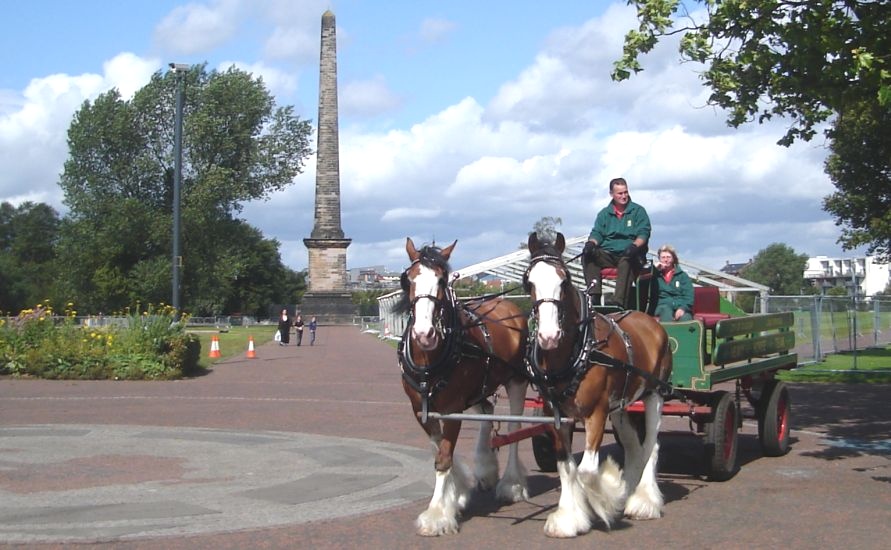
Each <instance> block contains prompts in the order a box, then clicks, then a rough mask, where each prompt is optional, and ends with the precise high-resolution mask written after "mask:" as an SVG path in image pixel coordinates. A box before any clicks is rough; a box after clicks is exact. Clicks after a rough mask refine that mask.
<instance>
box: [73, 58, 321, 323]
mask: <svg viewBox="0 0 891 550" xmlns="http://www.w3.org/2000/svg"><path fill="white" fill-rule="evenodd" d="M176 78H177V76H176V75H174V74H173V73H170V72H166V73H163V74H162V73H161V72H158V73H155V74H154V75H153V76H152V78H151V80H150V82H149V83H148V84H147V85H146V86H145V87H144V88H142V89H140V90H139V91H137V92H136V94H135V95H134V96H133V98H132V99H131V100H124V99H123V98H121V96H120V94H119V92H118V91H117V90H111V91H109V92H106V93H105V94H102V95H101V96H99V97H98V98H96V100H95V101H93V102H89V101H87V102H85V103H84V105H83V106H82V107H81V109H80V110H79V111H78V112H77V113H76V114H75V116H74V120H73V121H72V124H71V126H70V128H69V130H68V145H69V157H68V159H67V161H66V162H65V167H64V171H63V174H62V178H61V181H60V185H61V186H62V189H63V191H64V193H65V204H66V205H67V206H68V207H69V209H70V211H69V215H68V217H67V219H66V220H65V223H64V224H63V228H62V236H61V240H60V247H59V251H60V261H61V262H62V264H63V265H64V266H65V270H66V273H67V275H68V277H67V279H68V281H67V284H68V289H67V290H68V291H69V292H71V296H72V298H74V299H76V300H77V301H78V303H79V304H84V305H85V306H86V307H87V308H88V309H89V310H91V311H99V310H105V311H113V310H116V309H120V308H122V307H125V306H127V305H129V304H132V303H133V302H134V301H135V300H137V299H139V300H142V301H151V302H155V303H160V302H165V301H167V300H169V297H170V287H171V281H170V261H171V254H172V252H171V250H172V216H171V212H172V205H173V193H172V184H173V176H174V174H173V166H174V151H173V133H174V112H173V111H174V103H175V102H174V97H175V90H176ZM181 78H184V79H185V80H184V83H183V84H184V86H183V89H184V94H185V97H184V113H183V149H182V153H183V164H182V166H183V171H182V199H181V213H182V215H181V219H182V255H183V259H184V260H183V261H184V263H183V268H182V277H183V284H182V287H181V289H182V292H183V300H182V303H183V304H184V309H186V310H187V311H190V312H192V313H194V314H196V315H213V314H219V313H222V312H223V310H225V308H228V307H240V308H243V309H242V311H243V312H247V311H248V310H249V309H248V308H250V309H253V308H255V307H257V304H256V300H258V299H266V298H268V297H269V295H270V293H273V292H274V291H273V290H272V289H273V288H276V286H275V285H276V283H274V282H273V281H275V280H276V277H278V278H279V279H280V278H283V277H284V278H287V279H289V280H292V281H293V280H295V277H296V275H295V274H293V273H291V274H287V270H286V268H284V266H283V265H282V264H281V259H280V258H279V256H278V243H277V242H276V241H268V240H264V239H263V238H262V235H260V234H259V232H256V231H251V230H249V229H248V228H247V227H245V225H246V224H244V222H242V221H240V220H238V219H237V218H236V215H237V214H238V213H239V212H240V211H241V208H242V204H243V203H244V202H245V201H248V200H256V199H264V198H267V197H268V196H269V195H270V194H271V193H272V192H274V191H277V190H280V189H283V188H285V187H286V186H288V185H290V184H291V183H292V182H293V180H294V177H295V176H296V175H297V174H299V173H301V172H302V170H303V163H304V161H305V159H306V157H307V156H309V154H310V153H311V151H310V148H309V138H310V134H311V127H310V125H309V123H308V122H307V121H304V120H301V119H300V118H299V117H297V116H296V115H295V114H294V113H293V109H292V107H290V106H286V107H276V105H275V101H274V99H273V97H272V96H271V95H270V94H269V92H268V91H267V90H266V88H265V86H264V85H263V81H262V80H261V79H259V78H256V79H255V78H254V77H252V75H250V74H248V73H245V72H243V71H240V70H238V69H235V68H231V69H229V70H227V71H225V72H217V71H211V72H208V71H207V70H206V67H205V66H204V65H200V66H193V67H192V68H191V69H190V70H188V71H187V72H186V73H185V74H183V75H182V76H181ZM247 258H254V259H255V260H248V259H247ZM257 261H262V262H267V263H266V264H265V269H266V270H267V271H268V272H269V273H270V277H261V276H259V274H258V273H257V272H256V271H252V270H253V269H254V268H255V267H256V265H255V264H256V262H257ZM248 266H249V267H248ZM243 269H247V270H248V271H249V272H250V273H251V276H250V277H248V278H249V279H250V280H251V281H252V282H253V283H256V284H260V285H263V286H261V287H253V288H252V289H251V290H250V291H248V290H246V289H245V288H240V287H239V284H234V283H233V281H236V280H238V281H245V280H246V279H245V278H244V277H245V276H244V272H243V271H242V270H243ZM279 290H280V289H279Z"/></svg>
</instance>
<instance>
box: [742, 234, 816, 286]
mask: <svg viewBox="0 0 891 550" xmlns="http://www.w3.org/2000/svg"><path fill="white" fill-rule="evenodd" d="M807 259H808V257H807V254H796V253H795V250H793V249H792V248H791V247H789V246H788V245H785V244H782V243H773V244H771V245H769V246H768V247H767V248H765V249H763V250H761V251H759V252H758V254H756V255H755V257H754V258H753V259H752V263H750V264H749V265H747V266H746V267H744V268H743V269H742V271H741V272H740V276H741V277H744V278H746V279H749V280H750V281H755V282H756V283H761V284H762V285H766V286H769V287H770V293H771V294H776V295H785V296H797V295H799V294H801V289H802V288H803V287H805V286H807V283H806V282H805V280H804V270H805V268H806V267H807Z"/></svg>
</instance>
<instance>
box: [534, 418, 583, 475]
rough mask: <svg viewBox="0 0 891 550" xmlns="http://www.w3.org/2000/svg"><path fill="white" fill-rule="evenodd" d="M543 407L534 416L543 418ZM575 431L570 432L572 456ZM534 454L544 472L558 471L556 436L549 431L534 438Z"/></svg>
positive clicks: (536, 461) (570, 451)
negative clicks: (555, 448)
mask: <svg viewBox="0 0 891 550" xmlns="http://www.w3.org/2000/svg"><path fill="white" fill-rule="evenodd" d="M542 414H543V411H542V409H541V407H539V408H537V409H535V410H534V411H533V413H532V416H542ZM574 431H575V430H574V429H573V430H570V431H569V445H570V449H569V453H570V454H572V435H573V432H574ZM532 454H533V456H535V463H536V464H537V465H538V469H539V470H541V471H542V472H556V471H557V453H556V452H555V451H554V435H553V433H552V432H551V431H550V430H548V431H546V432H543V433H540V434H536V435H533V436H532Z"/></svg>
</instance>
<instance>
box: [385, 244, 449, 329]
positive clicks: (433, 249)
mask: <svg viewBox="0 0 891 550" xmlns="http://www.w3.org/2000/svg"><path fill="white" fill-rule="evenodd" d="M418 253H419V254H420V255H419V256H418V259H417V263H419V264H421V265H423V266H425V267H429V268H431V269H434V268H439V269H440V270H442V272H443V279H444V280H446V281H448V280H449V273H451V272H452V268H451V266H450V265H449V261H448V260H447V259H446V257H445V256H443V255H442V248H440V247H438V246H436V245H425V246H424V247H422V248H421V249H420V250H419V251H418ZM412 263H414V262H412ZM409 269H411V266H408V267H407V268H405V271H403V272H402V275H403V277H404V276H406V275H408V270H409ZM409 310H411V301H410V300H409V299H408V291H407V290H406V289H405V288H403V289H402V294H401V295H400V296H399V301H398V302H396V304H395V305H394V306H393V311H395V312H396V313H408V312H409Z"/></svg>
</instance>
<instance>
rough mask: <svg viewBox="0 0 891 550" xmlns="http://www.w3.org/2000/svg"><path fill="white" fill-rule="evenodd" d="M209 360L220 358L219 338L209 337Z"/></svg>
mask: <svg viewBox="0 0 891 550" xmlns="http://www.w3.org/2000/svg"><path fill="white" fill-rule="evenodd" d="M207 356H208V357H210V358H211V359H216V358H218V357H222V356H221V355H220V337H219V336H216V335H214V336H211V337H210V353H209V354H208V355H207Z"/></svg>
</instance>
